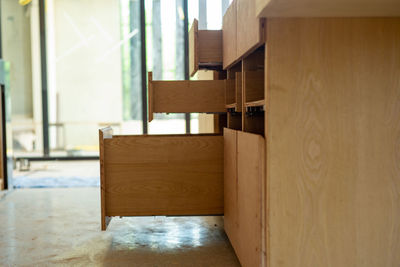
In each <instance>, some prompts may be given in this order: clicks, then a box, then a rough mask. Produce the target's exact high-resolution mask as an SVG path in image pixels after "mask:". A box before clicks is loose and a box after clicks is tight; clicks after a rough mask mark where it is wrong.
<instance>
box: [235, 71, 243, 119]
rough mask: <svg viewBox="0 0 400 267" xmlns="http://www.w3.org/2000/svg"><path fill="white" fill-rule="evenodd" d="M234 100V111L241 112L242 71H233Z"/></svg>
mask: <svg viewBox="0 0 400 267" xmlns="http://www.w3.org/2000/svg"><path fill="white" fill-rule="evenodd" d="M235 75H236V77H235V100H236V104H237V105H236V109H235V111H236V112H243V100H242V72H236V73H235Z"/></svg>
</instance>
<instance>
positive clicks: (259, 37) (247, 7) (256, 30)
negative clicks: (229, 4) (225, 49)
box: [236, 0, 265, 57]
mask: <svg viewBox="0 0 400 267" xmlns="http://www.w3.org/2000/svg"><path fill="white" fill-rule="evenodd" d="M236 1H237V4H236V5H237V7H236V8H237V26H236V30H237V36H236V38H237V44H236V56H237V57H242V56H245V55H246V54H248V53H249V52H251V51H252V50H254V49H255V48H257V47H259V46H260V45H263V44H264V42H265V37H264V35H265V29H264V24H265V20H264V19H260V18H257V17H256V10H255V9H256V6H255V1H254V0H250V1H249V0H236Z"/></svg>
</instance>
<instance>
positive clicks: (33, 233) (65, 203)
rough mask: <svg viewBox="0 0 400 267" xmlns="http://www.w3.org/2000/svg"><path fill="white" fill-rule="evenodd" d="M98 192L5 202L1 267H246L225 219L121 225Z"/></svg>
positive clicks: (24, 193)
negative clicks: (104, 226)
mask: <svg viewBox="0 0 400 267" xmlns="http://www.w3.org/2000/svg"><path fill="white" fill-rule="evenodd" d="M99 198H100V192H99V189H98V188H74V189H19V190H16V191H14V192H11V193H9V194H7V196H6V197H5V198H3V199H0V225H1V227H0V266H53V265H61V266H71V265H73V266H111V265H112V266H191V267H193V266H240V265H239V263H238V261H237V259H236V256H235V254H234V252H233V249H232V247H231V245H230V243H229V241H228V239H227V237H226V235H225V233H224V231H223V219H222V217H133V218H132V217H131V218H122V219H119V218H114V219H113V220H112V221H111V223H110V225H109V227H108V230H107V231H106V232H102V231H100V219H99V217H100V199H99Z"/></svg>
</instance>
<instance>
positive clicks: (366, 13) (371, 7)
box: [255, 0, 400, 17]
mask: <svg viewBox="0 0 400 267" xmlns="http://www.w3.org/2000/svg"><path fill="white" fill-rule="evenodd" d="M255 2H256V15H257V16H260V17H395V16H397V17H398V16H400V2H399V1H398V0H363V1H360V0H340V1H332V0H255Z"/></svg>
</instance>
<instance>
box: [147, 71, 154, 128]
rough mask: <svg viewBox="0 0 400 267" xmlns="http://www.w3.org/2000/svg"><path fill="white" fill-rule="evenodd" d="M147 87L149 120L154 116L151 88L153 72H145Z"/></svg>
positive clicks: (152, 90)
mask: <svg viewBox="0 0 400 267" xmlns="http://www.w3.org/2000/svg"><path fill="white" fill-rule="evenodd" d="M147 87H148V90H149V98H148V100H147V101H148V113H149V114H148V117H149V122H151V121H152V120H153V118H154V115H153V113H154V89H153V73H152V72H148V73H147Z"/></svg>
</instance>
